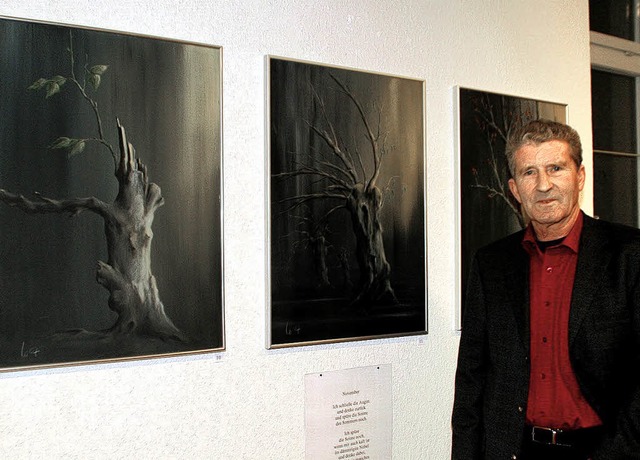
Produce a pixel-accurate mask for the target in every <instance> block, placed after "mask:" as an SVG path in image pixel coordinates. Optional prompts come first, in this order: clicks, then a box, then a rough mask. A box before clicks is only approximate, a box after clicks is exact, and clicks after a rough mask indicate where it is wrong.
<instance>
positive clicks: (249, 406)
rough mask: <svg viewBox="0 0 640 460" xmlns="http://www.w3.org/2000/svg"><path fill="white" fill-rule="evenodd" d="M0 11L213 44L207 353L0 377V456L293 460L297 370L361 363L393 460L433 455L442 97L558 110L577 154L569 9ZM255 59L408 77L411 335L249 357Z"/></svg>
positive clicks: (445, 182)
mask: <svg viewBox="0 0 640 460" xmlns="http://www.w3.org/2000/svg"><path fill="white" fill-rule="evenodd" d="M0 15H5V16H15V17H21V18H29V19H38V20H47V21H55V22H62V23H66V24H71V25H83V26H93V27H100V28H107V29H112V30H116V31H127V32H134V33H140V34H149V35H155V36H162V37H167V38H172V39H184V40H189V41H196V42H203V43H209V44H213V45H220V46H222V47H223V50H224V51H223V56H224V58H223V59H224V61H223V64H224V70H223V74H224V87H223V92H224V93H223V97H224V117H223V118H224V177H225V185H224V193H225V202H224V210H225V270H226V272H225V282H226V288H225V289H226V291H225V294H226V331H227V350H226V351H225V352H224V353H220V354H216V355H197V356H192V357H184V358H180V359H158V360H149V361H134V362H128V363H116V364H108V365H91V366H80V367H67V368H56V369H49V370H38V371H31V372H11V373H4V374H0V458H3V459H4V458H7V459H14V458H15V459H23V458H43V459H44V458H46V459H57V458H64V459H73V458H81V459H93V458H96V459H118V458H136V459H147V458H149V459H152V458H153V459H157V458H161V459H165V458H188V459H204V458H207V459H214V458H215V459H268V458H271V459H302V458H304V375H305V374H306V373H310V372H317V371H324V370H337V369H344V368H351V367H357V366H365V365H373V364H379V363H390V364H391V365H392V372H393V406H394V423H393V452H394V458H395V459H429V460H431V459H436V460H437V459H446V458H448V452H449V444H450V429H449V418H450V410H451V403H452V398H453V375H454V371H455V359H456V353H457V347H458V336H457V334H456V333H455V332H454V330H453V319H454V311H455V304H454V298H455V297H454V289H453V286H454V280H455V276H456V270H455V262H454V254H455V241H454V238H453V234H454V223H453V222H454V213H455V209H456V208H455V194H454V190H453V187H452V184H453V176H454V171H455V150H454V129H453V126H454V117H455V108H454V106H453V87H454V86H455V85H462V86H466V87H470V88H475V89H484V90H489V91H494V92H502V93H506V94H511V95H516V96H526V97H532V98H537V99H544V100H550V101H558V102H566V103H568V104H569V121H570V123H571V124H572V125H573V126H574V127H576V128H577V129H578V131H579V132H580V133H581V135H582V137H583V141H584V146H585V150H586V151H587V152H589V151H590V149H591V119H590V91H589V43H588V40H589V36H588V7H587V2H586V1H585V0H538V1H536V2H531V1H528V0H486V1H471V0H394V1H392V2H381V1H379V0H354V1H345V0H271V1H267V0H263V1H258V0H253V1H252V0H199V1H198V0H137V1H127V0H123V1H120V2H116V1H110V0H74V1H67V0H48V1H47V2H40V1H25V0H3V1H2V2H1V3H0ZM0 46H2V44H0ZM267 54H273V55H279V56H283V57H291V58H296V59H303V60H310V61H318V62H321V63H326V64H331V65H340V66H348V67H353V68H359V69H363V70H369V71H380V72H385V73H392V74H396V75H403V76H407V77H413V78H419V79H424V80H425V81H426V95H427V97H426V106H427V108H426V120H427V123H426V131H427V133H426V139H427V152H426V165H427V180H428V184H427V185H428V187H427V189H428V192H427V193H428V195H427V208H428V215H427V222H428V264H429V276H428V289H429V292H428V303H429V334H428V335H427V336H426V337H421V338H416V337H413V338H399V339H389V340H373V341H368V342H355V343H348V344H337V345H327V346H316V347H303V348H298V349H286V350H278V351H268V350H266V349H265V346H264V343H265V332H264V331H265V297H266V287H267V281H266V274H265V253H266V250H265V247H266V239H265V220H264V216H265V201H266V197H265V167H264V164H265V155H266V151H265V124H264V119H265V70H264V68H265V55H267ZM0 78H1V76H0ZM586 165H587V168H588V169H589V170H590V168H591V160H590V159H587V161H586ZM591 190H592V187H591V181H589V182H588V184H587V190H586V192H585V203H584V207H585V208H586V209H587V210H588V211H590V209H591V194H592V192H591Z"/></svg>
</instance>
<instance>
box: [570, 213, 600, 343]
mask: <svg viewBox="0 0 640 460" xmlns="http://www.w3.org/2000/svg"><path fill="white" fill-rule="evenodd" d="M594 224H595V220H594V219H592V218H590V217H588V216H587V215H585V216H584V226H583V228H582V235H581V237H580V248H579V250H578V265H577V266H576V276H575V281H574V283H573V292H572V295H571V310H570V313H569V346H571V344H572V343H573V341H574V339H575V337H576V335H577V333H578V330H579V329H580V324H581V323H582V320H583V319H584V315H585V313H586V312H587V311H588V310H589V309H588V306H589V305H590V304H591V302H592V301H593V296H594V294H595V293H596V292H597V290H598V288H599V284H600V280H601V278H602V274H603V273H604V268H605V267H606V266H607V264H608V263H609V258H610V253H609V252H608V251H605V250H604V247H605V245H606V238H604V237H603V236H602V235H601V232H599V231H598V229H597V227H596V225H594Z"/></svg>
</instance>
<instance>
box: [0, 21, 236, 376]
mask: <svg viewBox="0 0 640 460" xmlns="http://www.w3.org/2000/svg"><path fill="white" fill-rule="evenodd" d="M0 43H2V47H0V74H1V75H2V79H0V93H1V94H2V98H3V102H2V104H0V119H2V120H3V122H2V125H1V126H0V317H1V319H2V320H1V321H0V368H2V370H11V369H23V368H32V367H41V366H55V365H68V364H76V363H89V362H97V361H105V360H121V359H134V358H143V357H157V356H166V355H175V354H185V353H196V352H205V351H214V350H222V349H224V311H223V310H224V309H223V285H222V283H223V281H222V280H223V277H222V262H221V260H222V213H221V209H222V203H221V190H222V187H221V159H222V156H221V155H222V152H221V93H222V92H221V49H220V48H219V47H214V46H206V45H202V44H196V43H184V42H177V41H171V40H165V39H159V38H154V37H144V36H134V35H129V34H123V33H114V32H110V31H104V30H95V29H94V30H91V29H87V28H80V27H69V26H66V25H60V24H49V23H38V22H30V21H25V20H18V19H13V18H0Z"/></svg>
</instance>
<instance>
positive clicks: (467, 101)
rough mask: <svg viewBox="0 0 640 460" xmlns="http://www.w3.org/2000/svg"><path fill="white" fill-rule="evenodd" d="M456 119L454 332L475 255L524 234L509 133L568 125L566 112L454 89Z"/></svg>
mask: <svg viewBox="0 0 640 460" xmlns="http://www.w3.org/2000/svg"><path fill="white" fill-rule="evenodd" d="M455 98H456V100H457V107H458V119H457V128H456V130H457V154H458V171H457V182H458V183H457V186H456V189H457V193H458V199H457V203H458V212H457V219H458V222H457V225H456V230H457V233H458V234H457V238H456V242H457V248H456V250H457V253H458V254H457V265H458V276H457V277H456V278H457V286H456V297H457V302H456V304H457V309H456V318H455V323H456V329H460V328H461V323H462V318H461V316H462V311H461V309H462V299H463V298H464V292H465V290H466V282H467V274H468V272H469V270H470V266H471V262H472V259H473V256H474V254H475V252H476V251H477V250H478V249H479V248H480V247H482V246H484V245H486V244H489V243H491V242H492V241H495V240H497V239H499V238H502V237H504V236H507V235H509V234H511V233H513V232H515V231H517V230H520V229H522V228H524V226H525V219H524V218H523V216H522V214H521V212H520V209H519V205H518V202H517V201H516V200H515V198H514V197H513V196H512V195H511V192H510V191H509V185H508V181H509V177H510V175H509V170H508V167H507V160H506V157H505V155H504V150H505V145H506V139H507V136H508V135H509V132H511V130H513V129H514V128H516V127H518V126H522V125H523V124H525V123H528V122H529V121H531V120H534V119H537V118H546V119H550V120H554V121H559V122H562V123H566V121H567V106H566V104H559V103H553V102H545V101H539V100H535V99H527V98H523V97H515V96H508V95H504V94H498V93H490V92H487V91H479V90H475V89H468V88H461V87H456V88H455Z"/></svg>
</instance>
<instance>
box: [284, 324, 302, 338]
mask: <svg viewBox="0 0 640 460" xmlns="http://www.w3.org/2000/svg"><path fill="white" fill-rule="evenodd" d="M301 330H302V326H300V325H299V324H296V323H292V324H290V323H289V321H287V324H286V325H285V327H284V333H285V334H286V335H300V331H301Z"/></svg>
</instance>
